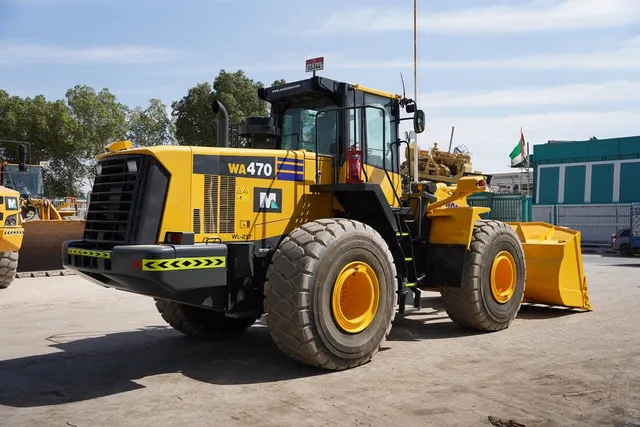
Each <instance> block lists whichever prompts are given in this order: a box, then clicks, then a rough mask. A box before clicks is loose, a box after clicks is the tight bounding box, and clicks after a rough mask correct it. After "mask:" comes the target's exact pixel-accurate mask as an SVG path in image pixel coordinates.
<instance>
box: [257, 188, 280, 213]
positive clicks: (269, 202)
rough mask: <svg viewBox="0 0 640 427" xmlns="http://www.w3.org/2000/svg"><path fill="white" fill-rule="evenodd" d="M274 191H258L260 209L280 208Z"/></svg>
mask: <svg viewBox="0 0 640 427" xmlns="http://www.w3.org/2000/svg"><path fill="white" fill-rule="evenodd" d="M277 199H278V197H277V196H276V193H264V192H261V193H260V209H280V206H278V200H277Z"/></svg>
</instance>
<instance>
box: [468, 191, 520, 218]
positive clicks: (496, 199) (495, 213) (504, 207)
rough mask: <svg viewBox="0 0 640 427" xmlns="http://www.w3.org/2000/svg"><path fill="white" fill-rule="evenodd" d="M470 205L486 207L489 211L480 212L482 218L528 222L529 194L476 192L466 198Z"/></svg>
mask: <svg viewBox="0 0 640 427" xmlns="http://www.w3.org/2000/svg"><path fill="white" fill-rule="evenodd" d="M467 202H468V203H469V205H470V206H478V207H488V208H490V209H491V212H489V213H486V214H482V215H481V217H482V218H484V219H496V220H498V221H504V222H530V221H531V205H532V201H531V196H526V195H522V194H496V193H476V194H474V195H472V196H469V197H468V198H467Z"/></svg>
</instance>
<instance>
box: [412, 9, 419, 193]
mask: <svg viewBox="0 0 640 427" xmlns="http://www.w3.org/2000/svg"><path fill="white" fill-rule="evenodd" d="M413 91H414V94H413V100H414V101H415V102H416V105H418V106H419V104H418V0H413ZM418 108H419V107H418ZM419 154H420V149H419V148H418V135H417V134H416V136H415V138H414V140H413V177H414V178H413V179H414V182H418V180H419V179H418V159H419V157H418V156H419Z"/></svg>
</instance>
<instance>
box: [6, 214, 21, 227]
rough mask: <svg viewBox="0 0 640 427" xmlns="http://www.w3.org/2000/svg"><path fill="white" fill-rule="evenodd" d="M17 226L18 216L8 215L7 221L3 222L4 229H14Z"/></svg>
mask: <svg viewBox="0 0 640 427" xmlns="http://www.w3.org/2000/svg"><path fill="white" fill-rule="evenodd" d="M16 225H18V214H13V215H9V216H8V217H7V219H5V220H4V226H5V227H15V226H16Z"/></svg>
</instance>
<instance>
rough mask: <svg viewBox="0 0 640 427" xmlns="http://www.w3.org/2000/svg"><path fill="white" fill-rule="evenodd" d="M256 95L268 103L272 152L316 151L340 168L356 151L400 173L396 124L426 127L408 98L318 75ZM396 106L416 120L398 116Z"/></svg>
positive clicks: (364, 159)
mask: <svg viewBox="0 0 640 427" xmlns="http://www.w3.org/2000/svg"><path fill="white" fill-rule="evenodd" d="M258 96H259V97H260V99H262V100H264V101H267V102H269V103H270V104H271V115H270V120H271V121H272V123H273V124H274V125H275V128H276V129H277V131H275V132H273V133H272V134H271V136H272V141H273V146H272V147H271V148H275V149H280V150H307V151H310V152H316V153H318V154H319V155H320V156H327V157H332V158H333V159H334V161H335V165H336V166H337V167H338V168H339V167H340V166H341V165H342V164H343V163H344V161H345V153H346V152H347V151H348V150H349V148H351V147H357V148H358V150H361V152H362V163H363V164H364V165H368V166H370V167H373V168H379V169H383V170H385V171H388V172H391V173H396V174H399V173H400V156H399V124H400V121H402V120H407V119H409V120H411V119H413V120H414V127H416V126H415V122H416V121H418V122H419V124H420V126H419V127H421V128H422V129H423V128H424V113H423V112H422V111H417V112H416V111H415V103H414V102H413V101H412V100H408V99H405V98H402V97H400V96H398V95H394V94H391V93H387V92H382V91H377V90H374V89H369V88H365V87H363V86H359V85H352V84H349V83H344V82H338V81H335V80H331V79H328V78H325V77H320V76H314V77H312V78H310V79H305V80H301V81H297V82H293V83H288V84H284V85H281V86H274V87H269V88H263V89H260V90H259V92H258ZM400 107H407V108H406V110H407V112H416V114H415V117H409V118H400ZM416 119H417V120H416ZM422 129H416V131H419V132H421V131H422Z"/></svg>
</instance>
